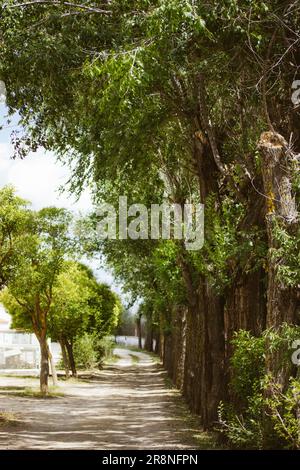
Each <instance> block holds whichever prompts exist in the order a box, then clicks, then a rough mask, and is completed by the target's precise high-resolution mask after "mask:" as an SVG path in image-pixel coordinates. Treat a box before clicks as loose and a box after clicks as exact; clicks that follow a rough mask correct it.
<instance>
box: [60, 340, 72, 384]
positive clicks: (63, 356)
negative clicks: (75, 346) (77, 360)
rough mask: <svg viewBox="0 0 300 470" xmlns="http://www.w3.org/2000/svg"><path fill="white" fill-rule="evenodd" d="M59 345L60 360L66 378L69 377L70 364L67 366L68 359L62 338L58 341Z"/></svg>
mask: <svg viewBox="0 0 300 470" xmlns="http://www.w3.org/2000/svg"><path fill="white" fill-rule="evenodd" d="M59 344H60V347H61V355H62V360H63V363H64V368H65V374H66V380H68V379H69V378H70V366H69V360H68V355H67V351H66V343H65V341H64V340H63V339H61V340H60V341H59Z"/></svg>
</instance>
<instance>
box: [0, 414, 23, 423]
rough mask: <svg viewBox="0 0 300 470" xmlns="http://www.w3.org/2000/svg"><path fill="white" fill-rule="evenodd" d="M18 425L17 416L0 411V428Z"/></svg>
mask: <svg viewBox="0 0 300 470" xmlns="http://www.w3.org/2000/svg"><path fill="white" fill-rule="evenodd" d="M18 423H19V419H18V416H17V415H16V414H14V413H12V412H11V411H0V426H4V425H6V426H7V425H10V424H13V425H16V424H18Z"/></svg>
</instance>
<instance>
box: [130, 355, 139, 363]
mask: <svg viewBox="0 0 300 470" xmlns="http://www.w3.org/2000/svg"><path fill="white" fill-rule="evenodd" d="M129 356H130V357H131V360H132V364H138V363H139V362H140V358H139V357H138V356H137V355H136V354H129Z"/></svg>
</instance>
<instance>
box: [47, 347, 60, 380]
mask: <svg viewBox="0 0 300 470" xmlns="http://www.w3.org/2000/svg"><path fill="white" fill-rule="evenodd" d="M47 344H48V343H47ZM48 356H49V362H50V369H51V374H52V383H53V386H54V387H57V386H58V380H57V372H56V367H55V364H54V360H53V356H52V353H51V351H50V348H49V344H48Z"/></svg>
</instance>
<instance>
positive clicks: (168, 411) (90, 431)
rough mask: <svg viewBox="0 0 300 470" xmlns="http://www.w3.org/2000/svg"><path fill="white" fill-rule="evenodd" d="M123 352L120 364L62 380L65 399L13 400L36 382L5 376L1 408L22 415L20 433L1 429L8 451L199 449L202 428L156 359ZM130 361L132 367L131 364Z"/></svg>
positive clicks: (17, 429) (0, 442)
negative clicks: (189, 414) (168, 383)
mask: <svg viewBox="0 0 300 470" xmlns="http://www.w3.org/2000/svg"><path fill="white" fill-rule="evenodd" d="M130 354H132V352H131V351H126V350H124V349H123V350H120V351H118V355H119V356H120V360H119V361H118V362H117V363H116V364H114V365H113V366H106V367H105V368H104V370H102V371H99V372H96V373H95V374H89V375H87V374H82V375H80V376H79V380H78V382H77V383H76V381H70V382H67V381H60V387H59V389H60V390H61V391H62V392H63V393H64V396H63V397H58V398H57V399H55V400H37V399H35V398H31V397H17V396H10V395H9V393H10V391H11V390H12V391H13V390H15V391H17V390H18V389H22V388H25V387H28V385H30V386H33V385H34V384H35V386H37V383H38V381H37V380H36V379H22V378H17V379H16V378H13V377H0V395H1V407H4V408H5V409H6V410H9V411H11V412H13V413H18V414H19V415H20V421H19V423H18V425H17V426H15V427H14V428H11V427H2V428H0V448H7V449H143V448H152V449H161V448H168V449H193V448H197V440H196V439H195V438H194V437H193V436H198V435H199V434H200V433H201V429H198V427H195V426H194V425H192V424H191V423H189V422H188V420H187V419H186V407H185V405H184V403H183V401H182V399H181V397H180V396H179V393H178V391H176V390H174V389H169V388H168V387H167V386H166V384H165V377H166V374H165V372H164V371H163V370H162V368H161V367H160V366H159V365H156V364H154V363H153V361H152V359H151V357H150V356H148V355H146V354H144V353H138V352H134V354H137V355H139V357H140V360H139V362H137V363H135V364H133V362H132V359H131V356H130ZM129 360H130V363H128V361H129Z"/></svg>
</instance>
